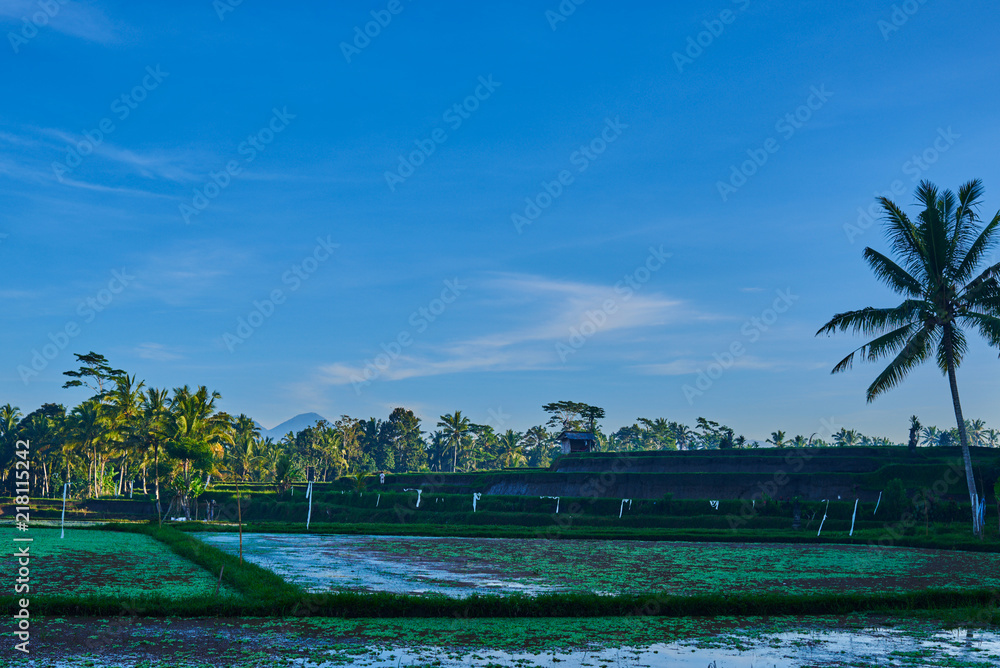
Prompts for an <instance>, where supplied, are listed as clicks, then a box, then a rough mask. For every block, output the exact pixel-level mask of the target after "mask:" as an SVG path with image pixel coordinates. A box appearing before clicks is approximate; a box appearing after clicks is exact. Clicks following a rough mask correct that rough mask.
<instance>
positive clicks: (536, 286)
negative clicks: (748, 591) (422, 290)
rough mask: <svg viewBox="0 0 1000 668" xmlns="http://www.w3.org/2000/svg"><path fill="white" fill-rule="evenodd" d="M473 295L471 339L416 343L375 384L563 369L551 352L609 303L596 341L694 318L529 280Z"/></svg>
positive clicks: (642, 296) (681, 307) (345, 378)
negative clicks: (609, 309) (476, 314)
mask: <svg viewBox="0 0 1000 668" xmlns="http://www.w3.org/2000/svg"><path fill="white" fill-rule="evenodd" d="M474 289H475V290H476V292H477V295H478V297H477V299H478V303H477V305H476V306H477V307H479V309H478V310H481V311H482V312H484V313H487V314H489V316H488V317H486V318H476V319H475V323H476V324H475V325H474V327H475V330H478V332H474V333H473V335H472V336H471V337H467V338H462V339H456V340H452V341H448V342H444V343H424V344H421V343H420V342H417V343H416V344H414V349H413V350H410V351H406V353H405V354H400V355H399V356H397V357H396V358H395V359H393V360H392V362H391V364H389V365H388V366H385V368H383V369H379V373H378V378H379V379H382V380H404V379H408V378H417V377H421V376H435V375H441V374H453V373H465V372H479V371H519V370H537V369H545V368H557V367H560V366H562V365H561V362H560V360H559V357H558V355H557V352H556V348H555V345H556V344H557V343H559V342H563V341H566V340H568V339H569V338H570V337H571V336H572V335H573V332H574V331H577V330H579V328H580V327H581V326H582V325H583V323H585V322H588V318H589V317H590V316H589V315H588V314H593V313H595V312H597V311H601V312H604V311H603V309H604V308H605V307H606V305H607V304H608V303H609V302H611V303H613V304H614V309H613V312H605V315H606V317H605V318H604V319H603V322H602V324H601V325H600V326H599V327H598V328H597V332H596V333H595V334H594V338H595V339H601V338H604V339H606V338H608V337H612V336H614V337H622V336H628V335H631V334H632V333H637V330H640V329H641V328H646V327H652V326H677V325H681V324H684V323H685V322H690V321H692V320H694V319H698V318H700V314H698V313H697V312H696V311H695V310H694V309H692V308H690V307H689V306H688V305H687V304H685V303H684V302H683V301H681V300H678V299H672V298H669V297H666V296H664V295H662V294H658V293H655V292H653V291H652V289H651V288H646V290H648V292H646V293H643V292H642V291H641V290H640V291H631V290H630V291H627V292H626V291H623V290H621V288H620V286H619V288H618V289H616V287H615V286H607V285H596V284H591V283H582V282H574V281H560V280H555V279H551V278H546V277H541V276H535V275H525V274H501V275H493V276H490V277H487V278H486V279H485V280H483V281H481V282H480V283H479V284H478V285H477V286H476V287H475V288H474ZM463 299H466V300H468V299H469V298H468V297H463ZM471 310H475V309H471ZM480 332H481V333H480ZM366 366H367V363H366V362H353V363H352V362H343V361H338V362H334V363H330V364H325V365H323V366H321V367H320V368H319V369H318V374H317V377H318V381H319V382H320V383H322V384H327V385H346V384H350V383H356V382H358V381H359V380H361V379H364V378H365V369H366ZM370 373H371V371H370V368H369V375H370Z"/></svg>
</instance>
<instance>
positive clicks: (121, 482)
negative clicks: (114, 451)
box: [116, 454, 128, 496]
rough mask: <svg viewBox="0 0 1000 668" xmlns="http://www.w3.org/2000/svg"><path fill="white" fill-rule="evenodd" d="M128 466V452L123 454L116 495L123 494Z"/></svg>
mask: <svg viewBox="0 0 1000 668" xmlns="http://www.w3.org/2000/svg"><path fill="white" fill-rule="evenodd" d="M126 466H128V454H124V455H122V470H121V473H120V474H119V476H118V493H117V494H116V496H121V495H122V487H124V486H125V467H126Z"/></svg>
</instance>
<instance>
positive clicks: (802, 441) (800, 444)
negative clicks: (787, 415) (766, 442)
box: [790, 434, 809, 450]
mask: <svg viewBox="0 0 1000 668" xmlns="http://www.w3.org/2000/svg"><path fill="white" fill-rule="evenodd" d="M790 445H791V447H794V448H796V449H799V450H801V449H802V448H805V447H808V446H809V439H808V438H806V437H805V436H803V435H802V434H798V435H797V436H795V438H793V439H792V440H791V441H790Z"/></svg>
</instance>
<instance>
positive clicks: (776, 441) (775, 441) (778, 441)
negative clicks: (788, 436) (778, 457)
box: [765, 429, 785, 448]
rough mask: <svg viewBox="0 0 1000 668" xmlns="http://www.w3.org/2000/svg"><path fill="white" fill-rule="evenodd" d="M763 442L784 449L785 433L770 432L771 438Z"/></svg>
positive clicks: (779, 431)
mask: <svg viewBox="0 0 1000 668" xmlns="http://www.w3.org/2000/svg"><path fill="white" fill-rule="evenodd" d="M765 442H766V443H770V444H771V445H773V446H774V447H776V448H783V447H785V432H783V431H781V430H780V429H779V430H778V431H772V432H771V438H768V439H766V441H765Z"/></svg>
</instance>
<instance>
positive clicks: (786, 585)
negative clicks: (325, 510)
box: [0, 526, 1000, 668]
mask: <svg viewBox="0 0 1000 668" xmlns="http://www.w3.org/2000/svg"><path fill="white" fill-rule="evenodd" d="M15 536H17V537H22V536H24V534H21V533H15V532H14V531H13V530H12V529H10V528H0V539H2V540H5V541H7V542H8V545H12V544H14V543H13V542H12V541H13V538H14V537H15ZM30 536H31V537H32V539H33V540H32V543H31V546H32V547H31V549H32V562H31V569H32V575H31V579H32V586H33V587H34V589H33V591H32V598H33V601H32V606H39V605H41V606H44V605H45V604H46V603H45V602H46V601H50V602H51V601H55V602H56V604H55V607H52V608H49V609H46V608H44V607H41V608H40V607H34V608H33V609H34V610H35V611H36V613H35V614H33V616H32V619H31V623H32V637H31V641H32V651H31V654H30V655H28V656H25V655H22V654H20V653H17V652H14V651H13V650H12V646H13V642H12V641H10V640H9V641H8V642H7V643H5V644H4V646H3V647H2V648H0V666H32V667H39V668H41V667H56V668H70V667H73V668H75V667H76V666H91V667H93V668H110V667H119V666H129V667H133V666H134V667H145V668H154V667H155V668H159V667H167V666H170V667H173V666H177V667H182V668H187V667H207V666H234V667H241V668H242V667H251V666H252V667H264V666H289V667H301V668H334V667H340V666H364V667H366V668H383V667H384V668H389V667H394V668H401V667H403V666H438V667H443V668H458V667H460V666H476V667H482V668H500V667H510V668H527V667H528V666H548V667H551V668H557V667H558V668H577V667H580V668H584V667H586V668H611V667H622V668H624V667H629V668H633V667H634V668H646V667H649V668H653V667H667V666H670V667H674V666H677V667H680V668H696V667H698V668H701V667H704V666H708V667H709V668H805V667H809V668H826V667H841V668H842V667H846V666H854V667H858V666H865V667H868V666H885V667H899V668H910V667H923V666H935V667H941V668H945V667H947V668H987V667H995V666H1000V633H998V632H997V631H996V628H995V627H994V626H991V625H990V624H991V623H992V622H995V621H996V616H995V614H994V613H995V611H996V609H997V601H998V600H1000V596H998V597H996V598H995V600H993V601H992V602H991V603H990V604H989V606H987V607H986V608H984V607H982V606H980V607H970V608H963V609H956V610H944V609H940V608H939V609H936V610H923V611H919V610H913V611H909V612H900V614H889V613H883V612H853V613H846V614H839V615H830V614H828V615H823V616H821V615H816V614H809V615H806V616H803V615H801V614H784V615H781V616H761V615H747V616H733V615H714V616H711V615H699V614H694V615H689V614H685V615H676V614H674V615H667V616H659V615H658V613H657V611H653V610H649V609H646V608H641V607H638V606H636V605H635V604H634V603H633V604H630V605H631V606H632V607H630V608H628V610H629V611H628V612H625V613H623V614H619V615H616V616H609V615H605V616H582V617H574V618H569V617H545V616H530V614H531V613H525V615H528V616H522V615H521V614H518V613H517V610H518V606H526V607H527V602H530V601H532V600H539V599H545V597H552V596H556V597H558V596H581V597H584V598H583V599H580V600H586V599H585V597H587V596H590V597H592V600H598V599H600V600H605V599H610V598H612V597H613V596H621V595H628V594H635V595H636V598H635V600H637V601H640V602H642V601H647V602H648V601H652V600H656V599H652V598H650V597H648V596H646V595H647V594H650V593H651V592H660V593H662V594H663V595H664V596H667V597H682V598H684V599H685V600H688V599H692V600H693V599H695V598H696V597H698V596H704V595H716V596H718V595H721V596H722V597H723V599H724V598H725V597H726V596H730V595H734V596H739V595H746V594H749V595H750V597H751V598H752V597H754V596H760V597H768V596H774V595H777V596H781V595H785V594H793V595H796V594H802V595H806V596H810V595H816V596H825V597H826V599H824V600H826V601H827V602H829V601H830V600H835V599H836V597H837V596H839V595H841V594H843V595H848V594H849V595H853V596H861V597H864V596H868V595H872V596H878V595H880V594H881V593H883V592H889V591H898V592H922V591H925V590H927V589H928V588H934V589H938V590H942V589H944V590H950V591H954V592H959V593H961V592H968V591H972V590H984V589H992V590H995V591H997V592H1000V568H998V566H1000V562H998V555H997V554H996V553H988V552H983V553H970V552H954V551H946V550H926V549H910V548H877V547H867V546H859V545H826V544H824V545H820V544H769V543H756V544H744V543H697V542H669V541H657V542H654V541H602V540H557V541H549V540H541V539H495V538H454V537H419V536H369V535H323V534H291V533H285V534H255V533H247V534H244V536H243V541H244V543H243V547H244V556H245V558H246V559H247V562H249V563H244V564H242V565H240V564H239V563H238V561H237V560H236V558H235V557H234V556H232V555H233V554H235V553H237V552H238V540H239V538H238V536H237V535H236V534H233V533H209V532H199V533H195V534H184V533H181V532H178V531H176V530H173V529H169V528H167V529H162V530H160V529H157V528H156V527H155V526H131V527H117V528H115V530H110V529H109V528H107V527H105V528H103V529H98V528H68V529H67V530H66V537H65V538H60V535H59V530H57V529H41V528H38V529H36V528H33V529H32V531H31V532H30ZM7 552H12V550H10V551H5V554H3V556H2V557H0V565H2V569H3V572H4V573H5V574H8V573H14V572H15V571H16V568H17V566H16V562H15V560H14V559H12V557H11V556H10V555H9V554H8V553H7ZM219 564H225V569H224V573H225V574H224V577H223V578H222V580H223V582H222V585H221V587H220V589H219V591H218V593H216V587H217V585H218V583H219V577H218V573H217V572H216V570H215V569H218V565H219ZM254 564H258V565H259V566H263V567H264V568H265V569H267V570H261V569H260V568H259V567H258V565H254ZM279 590H280V591H279ZM310 592H312V593H310ZM335 592H347V593H344V594H337V593H335ZM484 594H485V595H490V594H492V595H499V596H493V597H490V596H486V598H485V599H484V598H482V596H481V595H484ZM594 594H597V596H594ZM442 595H443V596H442ZM268 596H273V599H271V602H270V603H268V602H267V601H266V600H264V599H267V597H268ZM326 596H334V597H338V596H340V597H343V596H346V597H348V598H347V599H339V598H334V599H325V598H323V597H326ZM831 596H833V599H831ZM311 597H314V598H311ZM350 597H354V598H350ZM378 597H383V598H381V599H379V598H378ZM385 597H388V598H385ZM368 598H373V600H375V599H377V600H385V601H388V602H389V603H391V604H393V605H398V604H399V602H400V601H402V600H404V599H405V600H413V601H422V600H426V601H429V602H431V603H432V604H433V603H434V602H435V601H438V602H440V601H447V602H450V604H451V605H450V607H449V606H444V607H442V608H440V609H442V610H448V612H447V613H445V614H437V615H436V616H426V617H414V616H411V617H405V616H398V615H397V616H391V615H392V613H391V612H388V613H387V614H386V615H377V616H375V615H373V616H367V617H357V616H355V617H353V618H352V616H351V615H349V614H346V613H345V612H344V611H342V610H340V609H339V608H337V606H338V605H340V604H339V603H336V601H341V600H343V601H348V602H353V603H351V604H353V605H357V604H358V602H359V601H364V600H367V599H368ZM6 600H7V601H8V602H7V603H6V605H8V606H10V605H11V604H10V602H9V597H8V598H7V599H6ZM330 600H333V601H334V602H333V603H329V601H330ZM484 600H487V601H488V600H512V601H514V603H513V605H512V607H508V608H504V609H505V610H509V611H514V612H513V613H512V614H513V616H509V617H489V616H488V615H487V616H483V615H480V614H479V613H476V612H474V610H475V609H476V606H477V605H479V604H481V603H482V601H484ZM553 600H555V599H553ZM568 600H576V599H568ZM810 600H812V599H810ZM89 601H99V607H100V610H101V611H102V612H101V613H100V614H94V613H93V612H92V611H93V609H94V607H93V606H90V607H88V605H89V604H88V602H89ZM185 601H191V602H196V603H197V606H201V607H192V606H188V607H187V608H185V607H184V602H185ZM290 601H298V602H297V603H295V604H294V605H291V606H290V605H288V603H289V602H290ZM323 601H327V603H325V605H326V606H327V607H325V608H324V607H321V605H324V603H323ZM167 606H173V607H171V608H170V610H167V609H166V607H167ZM213 606H214V607H213ZM269 606H270V607H269ZM372 609H375V608H372ZM564 609H566V608H565V607H564ZM177 610H180V611H181V612H180V613H178V612H177ZM184 610H187V612H184ZM197 610H203V611H204V612H197ZM275 610H283V611H284V612H274V611H275ZM386 610H387V611H388V610H389V608H387V609H386ZM88 611H89V612H88ZM192 611H194V612H192ZM566 614H568V615H572V614H581V615H584V614H587V613H585V612H583V610H580V611H579V612H577V611H575V610H573V609H571V608H570V609H568V612H567V613H566ZM11 637H12V636H11Z"/></svg>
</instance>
